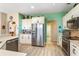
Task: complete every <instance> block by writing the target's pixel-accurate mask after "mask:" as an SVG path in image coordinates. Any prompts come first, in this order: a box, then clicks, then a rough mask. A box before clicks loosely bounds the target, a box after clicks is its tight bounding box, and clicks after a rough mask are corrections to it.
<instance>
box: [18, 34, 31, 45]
mask: <svg viewBox="0 0 79 59" xmlns="http://www.w3.org/2000/svg"><path fill="white" fill-rule="evenodd" d="M19 43H22V44H31V34H20V39H19Z"/></svg>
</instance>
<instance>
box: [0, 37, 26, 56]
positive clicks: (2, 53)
mask: <svg viewBox="0 0 79 59" xmlns="http://www.w3.org/2000/svg"><path fill="white" fill-rule="evenodd" d="M14 38H18V36H0V41H1V43H0V48H1V47H2V46H3V45H4V44H5V43H6V41H7V40H11V39H14ZM26 55H27V53H21V52H15V51H9V50H3V49H0V56H26Z"/></svg>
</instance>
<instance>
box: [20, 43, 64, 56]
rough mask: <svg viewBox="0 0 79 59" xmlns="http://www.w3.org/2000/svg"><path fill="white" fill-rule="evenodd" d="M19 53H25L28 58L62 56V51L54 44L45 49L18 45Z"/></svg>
mask: <svg viewBox="0 0 79 59" xmlns="http://www.w3.org/2000/svg"><path fill="white" fill-rule="evenodd" d="M19 52H23V53H27V54H28V56H64V53H63V51H62V49H61V48H60V47H58V46H57V45H56V43H53V44H50V45H46V46H45V47H36V46H31V45H26V44H20V45H19Z"/></svg>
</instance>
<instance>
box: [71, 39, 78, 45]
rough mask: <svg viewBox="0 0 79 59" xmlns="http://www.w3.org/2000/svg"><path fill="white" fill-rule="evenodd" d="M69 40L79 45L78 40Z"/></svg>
mask: <svg viewBox="0 0 79 59" xmlns="http://www.w3.org/2000/svg"><path fill="white" fill-rule="evenodd" d="M70 42H71V43H73V44H76V45H78V46H79V40H70Z"/></svg>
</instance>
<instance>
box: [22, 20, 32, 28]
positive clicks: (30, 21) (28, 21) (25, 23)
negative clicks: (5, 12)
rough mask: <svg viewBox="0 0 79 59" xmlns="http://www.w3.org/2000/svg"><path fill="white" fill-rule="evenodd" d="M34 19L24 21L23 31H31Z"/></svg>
mask: <svg viewBox="0 0 79 59" xmlns="http://www.w3.org/2000/svg"><path fill="white" fill-rule="evenodd" d="M31 24H32V19H22V29H31Z"/></svg>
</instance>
